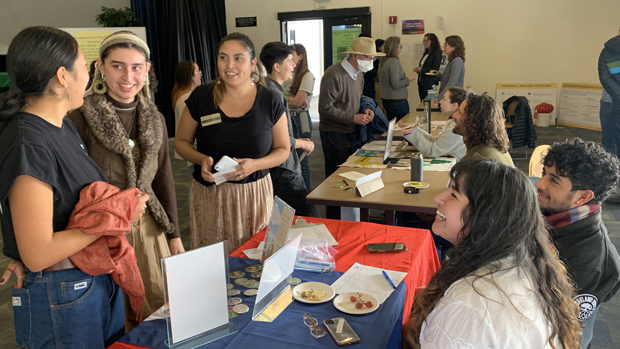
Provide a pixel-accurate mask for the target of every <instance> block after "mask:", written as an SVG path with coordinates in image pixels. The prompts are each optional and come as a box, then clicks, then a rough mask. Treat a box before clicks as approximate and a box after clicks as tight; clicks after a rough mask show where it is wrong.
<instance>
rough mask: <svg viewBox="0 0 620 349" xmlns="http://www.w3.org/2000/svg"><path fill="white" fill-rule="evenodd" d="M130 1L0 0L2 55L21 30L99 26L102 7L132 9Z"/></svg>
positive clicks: (0, 48) (0, 42) (0, 52)
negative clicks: (38, 27) (41, 26)
mask: <svg viewBox="0 0 620 349" xmlns="http://www.w3.org/2000/svg"><path fill="white" fill-rule="evenodd" d="M130 2H131V1H130V0H97V1H94V0H1V2H0V54H6V51H7V49H8V46H9V44H10V43H11V40H12V39H13V37H14V36H15V35H17V33H19V32H20V31H21V30H22V29H24V28H26V27H30V26H35V25H46V26H50V27H56V28H79V27H97V26H98V25H97V23H96V22H95V16H97V15H98V14H100V13H101V6H105V7H112V8H121V7H130Z"/></svg>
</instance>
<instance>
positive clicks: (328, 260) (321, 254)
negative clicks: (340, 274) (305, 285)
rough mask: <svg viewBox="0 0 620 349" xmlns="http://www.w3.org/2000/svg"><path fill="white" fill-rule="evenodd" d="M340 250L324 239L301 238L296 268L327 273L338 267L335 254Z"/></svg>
mask: <svg viewBox="0 0 620 349" xmlns="http://www.w3.org/2000/svg"><path fill="white" fill-rule="evenodd" d="M336 253H338V250H336V249H335V248H333V247H331V246H330V245H329V244H328V243H327V242H326V241H323V240H301V244H300V245H299V250H298V251H297V260H296V261H295V269H296V270H303V271H310V272H314V273H327V272H331V271H334V269H336V260H335V258H334V256H335V255H336Z"/></svg>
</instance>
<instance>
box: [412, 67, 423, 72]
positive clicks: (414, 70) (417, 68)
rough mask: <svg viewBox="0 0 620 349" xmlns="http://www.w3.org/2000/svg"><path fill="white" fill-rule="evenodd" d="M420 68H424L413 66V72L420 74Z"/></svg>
mask: <svg viewBox="0 0 620 349" xmlns="http://www.w3.org/2000/svg"><path fill="white" fill-rule="evenodd" d="M420 70H422V68H421V67H415V68H413V72H414V73H416V74H420Z"/></svg>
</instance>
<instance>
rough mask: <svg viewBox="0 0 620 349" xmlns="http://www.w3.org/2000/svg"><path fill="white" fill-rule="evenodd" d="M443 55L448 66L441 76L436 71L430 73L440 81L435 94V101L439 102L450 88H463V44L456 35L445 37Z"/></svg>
mask: <svg viewBox="0 0 620 349" xmlns="http://www.w3.org/2000/svg"><path fill="white" fill-rule="evenodd" d="M443 53H445V54H446V55H447V56H448V65H446V70H444V72H443V74H442V73H439V72H438V71H437V70H431V71H430V73H433V74H437V78H438V80H439V81H441V87H440V88H439V93H438V94H437V99H438V100H441V99H442V98H443V94H444V93H446V91H448V89H449V88H450V87H460V88H463V83H464V82H465V43H464V42H463V39H461V37H460V36H458V35H450V36H448V37H446V42H444V44H443Z"/></svg>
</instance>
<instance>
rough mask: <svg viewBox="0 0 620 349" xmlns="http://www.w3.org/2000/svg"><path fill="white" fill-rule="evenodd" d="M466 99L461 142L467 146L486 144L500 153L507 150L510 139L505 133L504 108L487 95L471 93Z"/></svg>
mask: <svg viewBox="0 0 620 349" xmlns="http://www.w3.org/2000/svg"><path fill="white" fill-rule="evenodd" d="M466 101H467V104H466V105H465V115H464V117H463V126H464V127H465V137H463V142H465V145H466V146H467V148H468V149H469V148H471V147H473V146H476V145H478V144H487V145H488V146H490V147H493V148H495V149H497V150H499V151H500V152H502V153H505V152H507V151H508V148H509V147H510V140H509V139H508V134H507V133H506V124H505V118H504V110H503V109H502V108H501V107H500V106H499V105H498V104H497V103H496V102H495V100H493V98H492V97H491V96H489V95H476V94H473V93H471V94H469V95H468V96H467V99H466Z"/></svg>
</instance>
